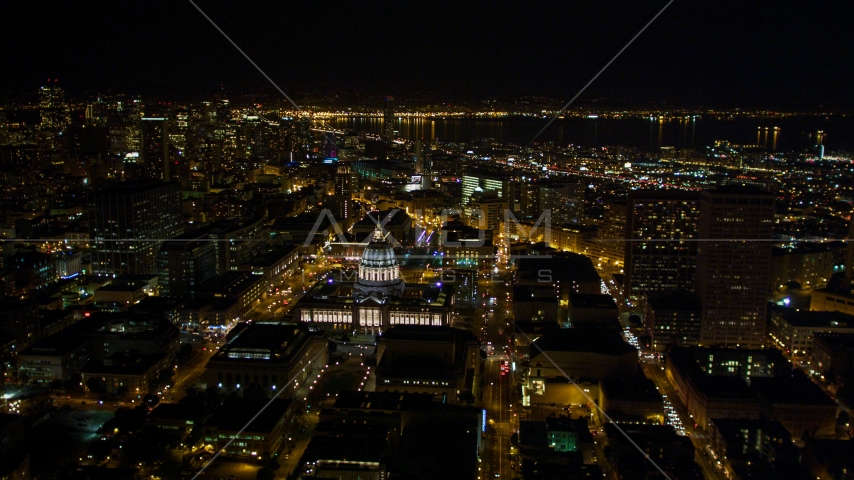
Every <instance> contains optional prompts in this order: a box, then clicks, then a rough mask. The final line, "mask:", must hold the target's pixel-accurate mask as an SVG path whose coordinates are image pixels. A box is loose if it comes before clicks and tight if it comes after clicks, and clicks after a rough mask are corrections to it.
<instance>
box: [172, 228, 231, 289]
mask: <svg viewBox="0 0 854 480" xmlns="http://www.w3.org/2000/svg"><path fill="white" fill-rule="evenodd" d="M216 271H217V261H216V245H214V242H212V241H210V240H204V239H199V238H198V235H197V234H196V233H195V232H190V233H189V234H185V235H181V236H179V237H176V238H174V239H171V240H170V241H169V242H165V243H164V244H163V245H162V246H161V247H160V251H159V252H158V254H157V273H158V276H159V279H158V283H159V285H160V293H161V295H163V296H167V297H175V298H195V295H196V290H197V289H198V288H199V286H200V285H201V284H203V283H205V282H206V281H208V280H210V279H212V278H214V277H215V276H216Z"/></svg>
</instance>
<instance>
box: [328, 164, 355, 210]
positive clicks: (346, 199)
mask: <svg viewBox="0 0 854 480" xmlns="http://www.w3.org/2000/svg"><path fill="white" fill-rule="evenodd" d="M353 190H354V188H353V175H352V173H351V171H350V166H349V165H346V164H344V165H338V171H337V173H336V174H335V195H333V197H332V199H331V200H332V201H331V202H330V204H331V207H332V213H333V215H335V219H336V220H338V221H340V222H344V221H345V220H347V219H349V218H351V217H353V213H354V212H353V211H352V209H353V201H352V198H353Z"/></svg>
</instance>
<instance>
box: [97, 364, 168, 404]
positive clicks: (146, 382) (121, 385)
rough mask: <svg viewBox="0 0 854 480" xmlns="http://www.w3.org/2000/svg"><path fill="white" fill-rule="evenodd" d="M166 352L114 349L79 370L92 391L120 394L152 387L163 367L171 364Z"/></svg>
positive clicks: (126, 394) (148, 391)
mask: <svg viewBox="0 0 854 480" xmlns="http://www.w3.org/2000/svg"><path fill="white" fill-rule="evenodd" d="M170 360H171V358H170V357H169V356H168V355H133V354H126V353H114V354H112V355H110V356H109V357H107V358H106V359H104V360H103V361H96V362H90V363H89V364H87V365H86V366H85V367H83V368H82V369H81V371H80V376H81V377H82V383H83V386H84V388H86V390H88V391H89V392H91V393H95V394H98V393H108V394H113V395H118V396H120V397H126V396H137V395H145V394H147V393H150V392H152V391H154V389H155V388H156V387H157V386H158V383H159V382H158V379H159V376H160V373H161V372H162V371H163V370H166V369H169V368H172V362H171V361H170Z"/></svg>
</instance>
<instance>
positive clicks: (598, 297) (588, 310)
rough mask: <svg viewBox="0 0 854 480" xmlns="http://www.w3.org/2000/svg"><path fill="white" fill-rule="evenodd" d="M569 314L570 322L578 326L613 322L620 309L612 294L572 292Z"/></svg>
mask: <svg viewBox="0 0 854 480" xmlns="http://www.w3.org/2000/svg"><path fill="white" fill-rule="evenodd" d="M567 314H568V317H569V323H570V324H572V325H573V326H577V325H582V324H600V323H608V322H612V321H613V320H616V319H617V316H618V315H619V314H620V311H619V309H618V308H617V303H616V302H615V301H614V297H612V296H611V295H603V294H589V293H586V294H585V293H570V294H569V307H568V309H567Z"/></svg>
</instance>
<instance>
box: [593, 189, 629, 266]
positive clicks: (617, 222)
mask: <svg viewBox="0 0 854 480" xmlns="http://www.w3.org/2000/svg"><path fill="white" fill-rule="evenodd" d="M625 238H626V203H625V200H623V199H614V200H610V201H608V202H606V203H605V212H604V214H603V215H602V222H601V223H600V224H599V225H598V228H597V232H596V239H595V240H593V245H594V246H595V247H594V250H593V251H592V252H591V253H592V254H593V255H591V256H592V257H595V258H593V260H594V262H593V263H595V264H596V267H597V268H600V269H605V270H606V271H612V272H619V271H620V270H622V269H623V265H624V261H625V256H626V247H625Z"/></svg>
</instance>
